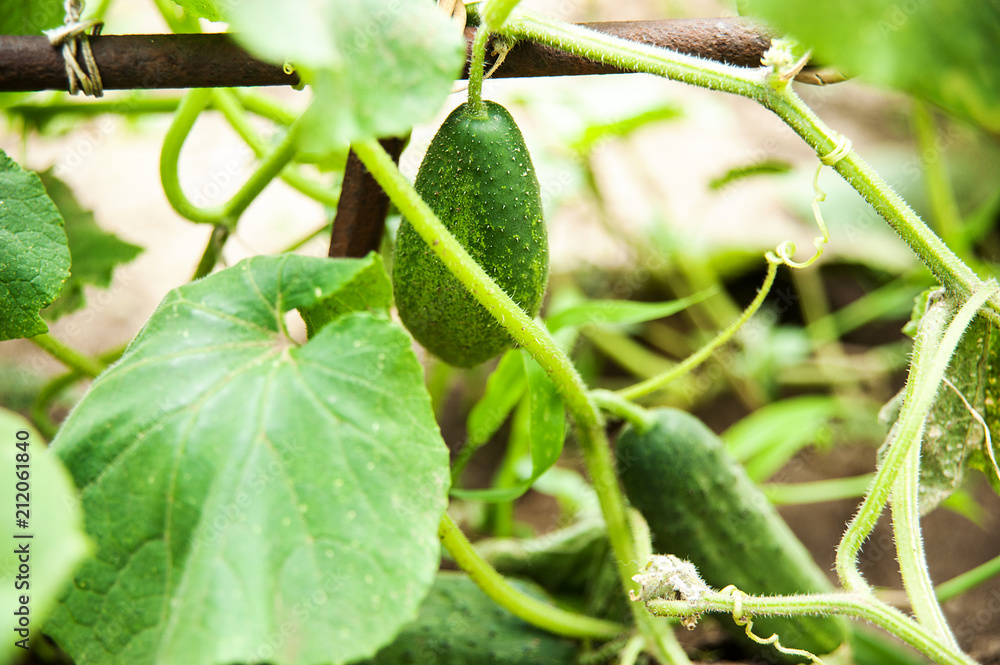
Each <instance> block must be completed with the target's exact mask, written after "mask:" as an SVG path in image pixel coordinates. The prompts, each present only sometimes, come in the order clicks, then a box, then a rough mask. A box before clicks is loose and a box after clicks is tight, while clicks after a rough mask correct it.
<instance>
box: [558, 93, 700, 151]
mask: <svg viewBox="0 0 1000 665" xmlns="http://www.w3.org/2000/svg"><path fill="white" fill-rule="evenodd" d="M683 116H684V113H683V112H682V111H681V109H680V108H679V107H678V106H675V105H673V104H664V105H663V106H657V107H654V108H651V109H646V110H644V111H640V112H639V113H636V114H635V115H631V116H627V117H625V118H622V119H620V120H614V121H611V122H597V123H593V124H591V125H588V126H587V128H586V129H585V130H584V131H583V133H582V134H581V135H580V137H579V138H577V139H576V140H575V141H574V142H573V143H572V144H571V146H570V147H571V148H572V149H573V150H575V151H576V152H577V153H579V154H581V155H584V154H587V153H589V152H591V151H593V150H594V149H595V148H596V147H597V146H599V145H600V144H602V143H604V142H605V141H609V140H612V139H620V138H625V137H626V136H628V135H629V134H632V133H634V132H636V131H638V130H640V129H642V128H643V127H645V126H646V125H649V124H652V123H656V122H662V121H664V120H676V119H677V118H681V117H683Z"/></svg>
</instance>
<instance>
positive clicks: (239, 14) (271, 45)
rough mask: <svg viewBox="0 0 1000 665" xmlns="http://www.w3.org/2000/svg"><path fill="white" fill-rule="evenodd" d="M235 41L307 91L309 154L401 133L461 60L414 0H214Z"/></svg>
mask: <svg viewBox="0 0 1000 665" xmlns="http://www.w3.org/2000/svg"><path fill="white" fill-rule="evenodd" d="M218 6H219V8H220V9H222V10H223V13H224V14H225V15H226V17H227V18H228V20H229V21H230V23H231V25H232V27H233V31H234V33H235V35H234V36H235V38H236V39H237V40H238V41H240V43H242V44H243V45H244V46H245V47H246V48H247V49H248V50H249V51H251V52H252V53H254V54H255V55H257V56H259V57H261V58H264V59H266V60H269V61H271V62H275V63H282V62H286V61H290V62H291V63H292V64H293V65H294V67H295V68H296V70H297V71H298V72H299V74H300V75H301V76H302V78H303V80H304V81H306V82H307V83H309V84H310V85H311V86H312V88H313V93H314V99H313V102H312V105H311V106H310V107H309V109H308V110H307V111H306V113H305V116H304V117H303V118H302V121H301V126H300V129H301V130H302V131H301V133H300V135H299V136H300V140H301V144H302V146H303V148H304V149H307V150H308V151H310V152H317V153H326V152H331V151H335V150H342V149H343V147H344V146H346V145H347V144H348V143H350V142H351V141H353V140H355V139H360V138H365V137H371V136H378V137H381V136H401V135H404V134H406V133H407V132H408V131H409V130H410V127H412V126H413V125H415V124H417V123H420V122H425V121H427V120H430V119H431V118H432V117H433V116H434V114H435V113H437V112H438V110H439V109H440V108H441V105H442V104H443V103H444V101H445V98H446V97H447V96H448V93H449V92H450V91H451V86H452V83H453V81H454V80H455V78H456V77H457V76H458V74H459V72H460V71H461V68H462V64H463V63H464V61H465V40H464V38H463V36H462V32H461V31H460V30H458V29H457V28H456V27H455V26H454V25H453V24H452V23H451V22H450V21H449V20H448V18H447V17H446V16H445V15H444V13H443V12H441V11H440V10H438V9H437V8H436V7H435V5H434V3H430V2H422V1H420V0H319V1H317V2H308V3H305V2H299V3H275V2H271V1H270V0H245V1H243V2H239V3H235V4H230V3H224V2H221V1H220V2H218Z"/></svg>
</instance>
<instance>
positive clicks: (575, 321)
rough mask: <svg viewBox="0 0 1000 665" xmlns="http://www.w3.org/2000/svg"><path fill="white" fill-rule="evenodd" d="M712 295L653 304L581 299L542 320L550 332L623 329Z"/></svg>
mask: <svg viewBox="0 0 1000 665" xmlns="http://www.w3.org/2000/svg"><path fill="white" fill-rule="evenodd" d="M715 293H716V289H706V290H705V291H701V292H699V293H695V294H694V295H691V296H688V297H686V298H680V299H678V300H669V301H666V302H655V303H654V302H636V301H635V300H584V301H582V302H580V303H577V304H573V305H569V306H567V307H566V308H565V309H562V310H560V311H558V312H556V313H555V314H553V315H551V316H549V317H548V318H546V319H545V325H546V327H548V329H549V330H551V331H552V332H556V331H558V330H560V329H562V328H580V327H583V326H597V325H617V326H626V325H633V324H636V323H644V322H646V321H655V320H656V319H662V318H664V317H667V316H670V315H671V314H676V313H677V312H680V311H681V310H684V309H687V308H688V307H690V306H691V305H694V304H695V303H698V302H701V301H702V300H705V299H706V298H710V297H711V296H713V295H715Z"/></svg>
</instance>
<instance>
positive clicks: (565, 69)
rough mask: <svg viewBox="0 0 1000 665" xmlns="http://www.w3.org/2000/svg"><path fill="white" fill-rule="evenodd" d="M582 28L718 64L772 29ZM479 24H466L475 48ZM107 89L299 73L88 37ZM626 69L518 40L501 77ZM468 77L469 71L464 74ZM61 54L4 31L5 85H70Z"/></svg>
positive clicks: (175, 46) (205, 44)
mask: <svg viewBox="0 0 1000 665" xmlns="http://www.w3.org/2000/svg"><path fill="white" fill-rule="evenodd" d="M582 25H583V26H585V27H589V28H593V29H595V30H599V31H601V32H606V33H608V34H612V35H614V36H616V37H621V38H623V39H630V40H632V41H637V42H641V43H645V44H650V45H653V46H660V47H663V48H669V49H673V50H676V51H680V52H682V53H687V54H690V55H697V56H700V57H703V58H708V59H711V60H717V61H719V62H726V63H729V64H732V65H738V66H743V67H756V66H757V65H758V64H759V63H760V57H761V56H762V55H763V53H764V51H765V50H766V49H767V48H768V46H769V45H770V42H771V33H770V32H769V31H768V30H767V29H766V28H765V27H763V26H761V25H760V24H759V23H755V22H753V21H750V20H748V19H744V18H713V19H670V20H662V21H621V22H611V23H584V24H582ZM474 35H475V28H469V29H467V30H466V33H465V36H466V39H467V40H468V43H469V45H470V46H471V43H472V41H471V40H472V37H473V36H474ZM90 43H91V45H92V48H93V51H94V59H95V61H96V62H97V66H98V68H99V69H100V72H101V78H102V79H103V81H104V88H105V89H106V90H113V89H117V90H137V89H160V88H217V87H242V86H271V85H294V84H296V83H298V76H296V75H295V74H291V75H289V74H286V73H285V72H284V71H282V68H281V67H280V66H278V65H273V64H270V63H266V62H262V61H261V60H258V59H257V58H255V57H253V56H252V55H250V54H249V53H247V52H246V51H244V50H243V49H242V48H241V47H240V46H238V45H237V44H236V43H235V42H233V41H232V40H231V39H230V38H229V37H228V36H226V35H220V34H207V35H206V34H182V35H173V34H164V35H101V36H98V37H91V38H90ZM621 71H622V70H620V69H616V68H614V67H611V66H609V65H605V64H602V63H598V62H593V61H591V60H587V59H586V58H581V57H579V56H575V55H571V54H568V53H564V52H562V51H559V50H557V49H554V48H551V47H549V46H544V45H541V44H536V43H533V42H521V43H518V44H517V45H516V46H515V47H514V48H513V49H511V51H510V53H509V54H508V55H507V59H506V61H505V62H504V64H503V66H502V67H500V69H498V70H497V72H496V73H495V74H494V75H493V76H494V77H496V78H516V77H536V76H579V75H585V74H614V73H620V72H621ZM463 76H464V75H463ZM67 88H68V82H67V80H66V73H65V69H64V67H63V62H62V56H61V55H60V53H59V51H58V50H56V49H54V48H53V47H52V46H51V45H50V44H49V41H48V39H47V38H46V37H44V36H42V35H25V36H21V35H2V36H0V91H2V92H26V91H36V90H66V89H67Z"/></svg>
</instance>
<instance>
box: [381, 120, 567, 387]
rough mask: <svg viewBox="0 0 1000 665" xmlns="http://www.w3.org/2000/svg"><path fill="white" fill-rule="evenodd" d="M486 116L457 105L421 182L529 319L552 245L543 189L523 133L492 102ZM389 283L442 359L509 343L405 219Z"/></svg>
mask: <svg viewBox="0 0 1000 665" xmlns="http://www.w3.org/2000/svg"><path fill="white" fill-rule="evenodd" d="M485 105H486V113H487V114H486V116H485V117H477V116H476V115H475V113H474V111H473V109H472V107H471V106H470V105H469V104H468V103H465V104H462V105H461V106H459V107H458V108H456V109H455V110H454V111H452V113H451V114H450V115H449V116H448V118H447V119H446V120H445V121H444V124H443V125H441V128H440V129H439V130H438V132H437V134H435V136H434V138H433V139H432V140H431V143H430V146H429V147H428V148H427V154H426V155H425V157H424V160H423V162H422V163H421V164H420V169H419V171H418V172H417V179H416V183H415V187H416V190H417V192H418V193H419V194H420V196H421V197H422V198H423V199H424V200H425V201H426V202H427V203H428V205H430V207H431V209H432V210H433V211H434V212H435V213H436V214H437V216H438V217H439V218H440V219H441V221H442V223H443V224H444V225H445V227H446V228H447V229H448V230H449V231H451V232H452V233H453V234H454V235H455V238H456V239H457V240H458V242H459V243H461V245H462V246H463V247H465V249H466V250H467V251H468V252H469V254H471V255H472V258H474V259H475V260H476V261H477V262H479V264H480V265H481V266H482V267H483V269H484V270H485V271H486V273H487V274H488V275H490V277H492V278H493V279H494V280H496V282H497V284H499V286H500V288H502V289H503V290H504V291H506V292H507V294H508V295H510V297H511V298H513V300H514V302H516V303H517V304H518V305H519V306H520V307H521V309H523V310H524V311H525V312H527V313H528V314H529V315H530V316H535V315H536V314H537V313H538V310H539V308H540V307H541V305H542V297H543V296H544V295H545V285H546V283H547V282H548V276H549V245H548V234H547V232H546V229H545V222H544V220H543V218H542V198H541V190H540V188H539V186H538V178H537V177H536V175H535V168H534V166H533V165H532V164H531V157H530V156H529V155H528V148H527V146H526V145H525V144H524V138H523V137H522V136H521V131H520V130H519V129H518V128H517V125H516V124H515V123H514V119H513V118H512V117H511V115H510V113H508V112H507V110H506V109H505V108H504V107H502V106H500V105H499V104H497V103H495V102H490V101H486V102H485ZM392 277H393V280H392V281H393V290H394V292H395V296H396V307H397V308H398V310H399V317H400V319H402V321H403V324H404V325H405V326H406V327H407V329H408V330H409V331H410V333H411V334H412V335H413V337H414V338H416V340H417V341H418V342H420V343H421V344H422V345H423V346H424V347H425V348H426V349H427V350H428V351H430V352H431V353H433V354H434V355H436V356H438V357H439V358H441V359H442V360H444V361H445V362H447V363H449V364H451V365H455V366H458V367H473V366H475V365H478V364H480V363H482V362H485V361H486V360H489V359H490V358H493V357H495V356H497V355H499V354H500V353H502V352H503V351H504V350H506V349H507V348H509V347H510V346H512V345H513V340H512V339H511V338H510V336H509V335H508V334H507V332H506V331H505V330H504V329H503V328H501V327H500V325H499V324H498V323H497V322H496V321H495V320H494V318H493V317H492V316H491V315H490V313H489V312H487V311H486V309H485V308H484V307H483V306H482V305H480V304H479V303H478V302H477V301H476V299H475V298H473V297H472V294H470V293H469V292H468V291H467V290H466V289H465V287H464V286H462V284H461V283H460V282H459V281H458V280H457V279H456V278H455V277H454V276H452V274H451V273H450V272H448V269H447V268H445V265H444V263H443V262H442V261H441V259H440V258H438V257H437V256H436V255H435V254H434V253H433V252H432V251H431V249H430V247H428V246H427V243H425V242H424V240H423V238H421V237H420V235H418V234H417V232H416V231H415V230H414V228H413V226H411V225H410V223H409V222H407V221H406V220H403V222H402V224H401V225H400V227H399V233H398V235H397V237H396V253H395V259H394V262H393V275H392Z"/></svg>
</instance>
